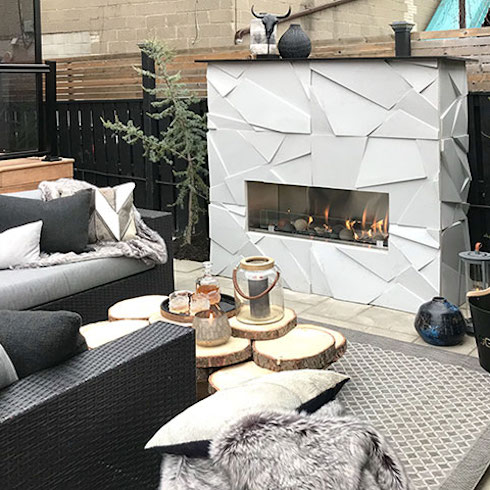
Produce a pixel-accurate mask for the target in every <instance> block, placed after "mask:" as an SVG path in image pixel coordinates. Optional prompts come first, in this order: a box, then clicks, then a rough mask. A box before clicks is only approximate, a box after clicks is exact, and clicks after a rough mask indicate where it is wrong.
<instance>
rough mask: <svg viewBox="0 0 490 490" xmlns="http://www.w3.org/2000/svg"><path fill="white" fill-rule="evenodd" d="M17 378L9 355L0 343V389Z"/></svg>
mask: <svg viewBox="0 0 490 490" xmlns="http://www.w3.org/2000/svg"><path fill="white" fill-rule="evenodd" d="M18 380H19V377H18V376H17V372H16V371H15V368H14V365H13V364H12V360H11V359H10V357H9V355H8V354H7V352H6V351H5V349H4V348H3V345H2V344H0V390H1V389H2V388H5V387H6V386H8V385H11V384H12V383H15V382H16V381H18Z"/></svg>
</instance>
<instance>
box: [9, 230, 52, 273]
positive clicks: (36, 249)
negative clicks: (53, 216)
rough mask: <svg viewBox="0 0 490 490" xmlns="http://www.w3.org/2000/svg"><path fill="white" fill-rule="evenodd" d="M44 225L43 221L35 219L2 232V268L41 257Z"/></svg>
mask: <svg viewBox="0 0 490 490" xmlns="http://www.w3.org/2000/svg"><path fill="white" fill-rule="evenodd" d="M42 226H43V222H42V221H35V222H33V223H27V224H26V225H22V226H16V227H15V228H10V229H8V230H6V231H4V232H3V233H0V269H8V268H10V267H14V266H16V265H24V264H29V263H31V262H35V261H36V260H38V259H39V254H40V240H41V229H42Z"/></svg>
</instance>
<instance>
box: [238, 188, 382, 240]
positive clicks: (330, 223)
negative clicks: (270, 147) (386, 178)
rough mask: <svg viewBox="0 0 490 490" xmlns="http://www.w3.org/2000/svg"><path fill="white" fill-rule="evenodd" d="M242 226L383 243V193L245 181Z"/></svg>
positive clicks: (272, 231)
mask: <svg viewBox="0 0 490 490" xmlns="http://www.w3.org/2000/svg"><path fill="white" fill-rule="evenodd" d="M247 205H248V229H249V230H250V231H258V232H264V233H272V234H283V235H286V236H287V235H289V236H296V237H299V238H309V239H314V240H328V241H333V242H343V243H349V244H355V245H364V246H368V247H369V246H376V247H378V248H384V247H388V226H389V218H388V209H389V205H388V194H386V193H381V192H363V191H352V190H342V189H330V188H325V187H311V186H299V185H287V184H270V183H265V182H253V181H249V182H247Z"/></svg>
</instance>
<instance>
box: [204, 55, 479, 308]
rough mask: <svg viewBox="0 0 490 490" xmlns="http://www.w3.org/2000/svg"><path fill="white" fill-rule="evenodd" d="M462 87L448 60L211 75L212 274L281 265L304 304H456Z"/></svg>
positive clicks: (463, 226) (296, 64) (269, 65)
mask: <svg viewBox="0 0 490 490" xmlns="http://www.w3.org/2000/svg"><path fill="white" fill-rule="evenodd" d="M466 80H467V79H466V68H465V63H464V61H462V60H457V59H452V58H411V59H405V58H404V59H396V58H385V59H335V60H321V59H311V60H308V61H282V60H278V61H247V60H243V61H220V62H211V63H209V65H208V106H209V116H208V121H209V122H208V125H209V133H208V143H209V145H208V153H209V168H210V184H211V191H210V200H211V203H210V206H209V213H210V235H211V259H212V261H213V264H214V267H215V271H214V272H216V273H219V274H222V275H226V276H230V275H231V272H232V269H233V268H234V266H235V265H236V264H237V262H238V261H239V259H240V258H241V257H244V256H249V255H271V256H273V257H274V258H275V259H276V260H277V262H278V265H279V267H280V268H281V270H282V274H283V279H284V281H285V285H286V287H288V288H290V289H292V290H295V291H300V292H306V293H309V292H311V293H315V294H321V295H325V296H330V297H333V298H337V299H341V300H347V301H354V302H358V303H363V304H373V305H378V306H385V307H389V308H395V309H399V310H404V311H411V312H413V311H416V310H417V308H418V307H419V306H420V304H421V303H422V302H424V301H427V300H429V299H430V298H432V297H433V296H437V295H444V296H446V297H447V298H448V299H449V300H451V301H453V302H456V301H457V291H456V290H457V282H458V281H457V277H458V263H457V260H458V259H457V252H459V251H461V250H463V249H468V247H469V237H468V226H467V218H466V213H465V211H466V205H465V203H466V200H467V196H468V191H469V185H470V182H471V175H470V171H469V166H468V161H467V156H466V153H467V150H468V134H467V108H466V95H467V81H466ZM383 206H384V207H383ZM334 228H335V229H334ZM340 234H342V237H343V238H342V239H340Z"/></svg>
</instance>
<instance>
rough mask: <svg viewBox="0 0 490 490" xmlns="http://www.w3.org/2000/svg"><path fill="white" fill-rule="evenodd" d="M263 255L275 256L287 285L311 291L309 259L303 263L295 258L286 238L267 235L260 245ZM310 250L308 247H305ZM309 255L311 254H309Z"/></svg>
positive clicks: (297, 289) (307, 291)
mask: <svg viewBox="0 0 490 490" xmlns="http://www.w3.org/2000/svg"><path fill="white" fill-rule="evenodd" d="M257 247H258V248H259V250H260V252H261V255H266V256H269V257H274V260H275V261H276V263H277V265H278V266H279V269H280V270H281V276H282V280H283V282H284V284H285V286H286V287H288V288H290V289H291V288H294V289H295V290H296V291H300V292H305V293H309V292H310V281H309V277H308V273H309V269H310V265H309V261H308V262H305V263H301V264H300V262H299V261H298V260H296V259H295V257H294V255H293V254H292V253H291V251H290V249H289V248H288V247H287V246H286V244H285V240H281V239H278V238H276V237H270V236H266V237H265V238H264V239H263V240H262V241H261V242H260V243H259V244H258V245H257ZM305 248H306V249H307V250H308V247H305ZM307 255H309V254H307Z"/></svg>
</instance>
